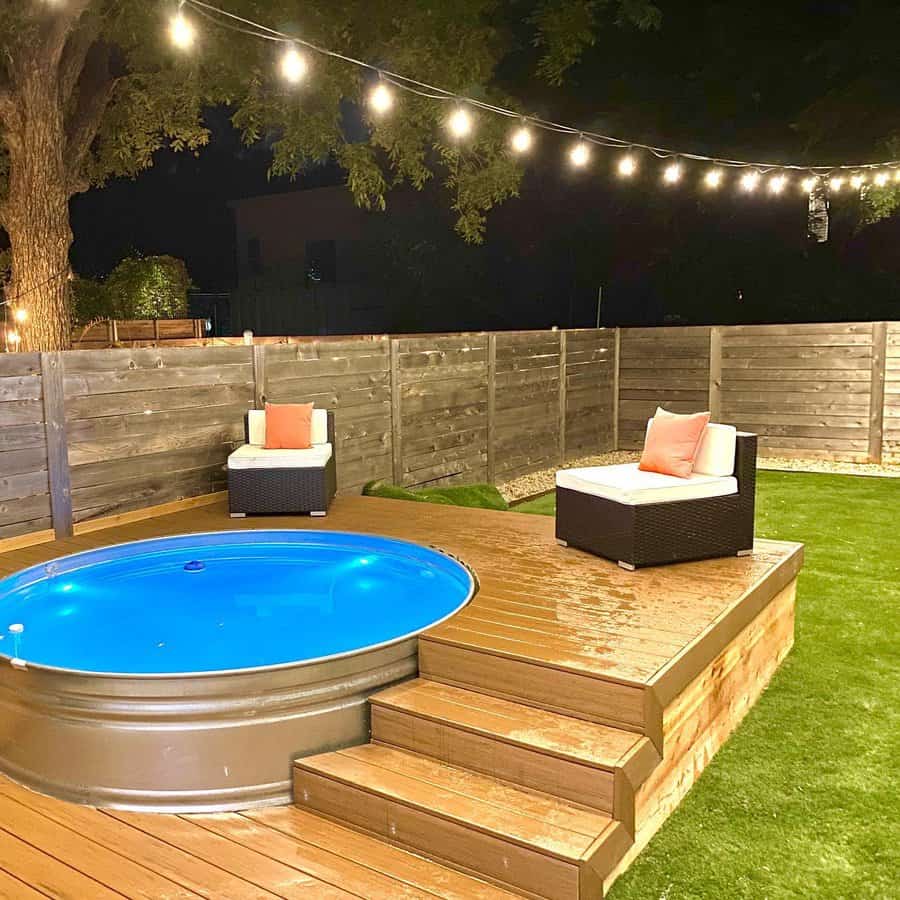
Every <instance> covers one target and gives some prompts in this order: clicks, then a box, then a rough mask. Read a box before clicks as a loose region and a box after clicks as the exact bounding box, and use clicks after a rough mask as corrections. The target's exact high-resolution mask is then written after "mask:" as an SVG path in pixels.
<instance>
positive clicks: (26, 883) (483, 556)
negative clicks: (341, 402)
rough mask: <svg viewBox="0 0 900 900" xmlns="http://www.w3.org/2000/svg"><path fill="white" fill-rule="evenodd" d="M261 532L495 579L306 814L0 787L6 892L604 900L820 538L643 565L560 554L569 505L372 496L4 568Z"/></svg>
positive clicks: (772, 643)
mask: <svg viewBox="0 0 900 900" xmlns="http://www.w3.org/2000/svg"><path fill="white" fill-rule="evenodd" d="M254 527H287V528H310V527H312V528H316V527H327V528H331V529H343V530H349V531H358V532H373V533H379V534H384V535H389V536H393V537H399V538H406V539H410V540H415V541H419V542H422V543H429V544H433V545H436V546H439V547H441V548H443V549H445V550H448V551H449V552H451V553H453V554H455V555H457V556H459V557H460V558H462V559H463V560H464V561H466V562H467V563H468V564H469V565H470V566H471V567H472V568H473V569H474V571H475V572H476V574H477V576H478V578H479V582H480V590H479V592H478V594H477V596H476V597H475V599H474V600H473V602H472V603H471V604H470V605H469V606H468V607H467V608H466V609H465V610H463V611H461V612H460V613H458V614H457V615H456V616H454V617H453V618H452V619H451V620H449V621H447V622H445V623H444V624H442V625H440V626H438V627H436V628H434V629H432V630H431V631H430V632H428V633H427V634H426V635H425V636H423V638H422V639H421V640H420V677H419V678H418V679H416V680H414V681H412V682H406V683H404V684H402V685H399V686H397V687H394V688H391V689H389V690H388V691H386V692H383V693H382V694H379V695H376V696H375V697H374V698H373V702H372V738H373V740H372V742H371V743H370V744H368V745H365V746H362V747H357V748H348V749H346V750H341V751H338V752H335V753H330V754H323V755H320V756H316V757H311V758H306V759H303V760H300V761H298V762H297V764H296V766H295V802H296V805H295V806H293V807H282V808H278V809H270V810H265V811H259V812H253V813H246V814H228V815H218V816H159V815H157V816H153V815H137V814H125V813H119V812H111V811H98V810H94V809H90V808H86V807H76V806H71V805H68V804H65V803H62V802H60V801H56V800H49V799H47V798H44V797H41V796H39V795H37V794H34V793H32V792H29V791H27V790H25V789H23V788H21V787H18V786H16V785H14V784H12V783H11V782H9V781H6V780H0V897H5V896H10V897H32V896H41V895H46V896H54V897H79V898H80V897H93V896H98V897H106V896H118V895H124V896H128V897H154V898H155V897H184V896H187V897H194V896H204V897H232V896H234V897H271V896H279V897H296V896H301V895H302V896H303V897H347V896H359V897H447V898H450V897H453V898H468V897H473V898H479V897H485V898H488V897H501V896H509V894H508V893H507V891H513V892H514V893H516V894H518V895H523V896H539V897H550V898H560V900H563V898H583V897H585V898H586V897H601V896H602V895H603V893H604V891H605V890H606V889H607V888H608V887H609V885H610V884H611V882H612V880H613V879H614V878H615V877H616V876H617V875H618V874H619V873H620V872H621V871H624V869H625V868H626V867H627V865H628V864H629V863H630V862H631V861H632V859H633V858H634V856H636V854H637V853H638V852H639V851H640V849H641V848H642V847H643V846H644V845H645V844H646V842H647V841H648V840H649V839H650V837H651V836H652V834H653V833H655V831H656V830H657V829H658V828H659V826H660V825H661V824H662V822H663V821H664V820H665V818H666V817H667V816H668V815H669V813H671V811H672V810H673V809H674V808H675V806H677V804H678V802H679V801H680V799H681V798H682V797H683V796H684V794H685V793H686V792H687V790H688V789H689V788H690V786H691V785H692V784H693V783H694V781H695V780H696V778H697V777H698V776H699V774H700V772H701V771H702V769H703V767H704V766H705V765H706V763H708V761H709V759H710V758H711V757H712V755H713V754H714V753H715V751H716V750H717V749H718V747H719V746H720V745H721V744H722V742H723V741H724V740H725V739H726V738H727V736H728V734H729V733H730V732H731V731H732V730H733V729H734V727H735V726H736V725H737V723H738V722H739V721H740V720H741V718H742V717H743V715H744V714H745V713H746V711H747V710H748V709H749V707H750V706H751V705H752V704H753V702H755V700H756V698H757V697H758V696H759V694H760V693H761V691H762V690H763V688H764V687H765V685H766V684H767V682H768V680H769V678H770V677H771V674H772V672H773V671H774V670H775V668H776V667H777V666H778V664H779V663H780V661H781V660H782V659H783V657H784V655H785V654H786V653H787V652H788V650H789V649H790V647H791V644H792V641H793V601H794V585H795V579H796V575H797V572H798V570H799V567H800V565H801V561H802V549H801V547H800V546H799V545H796V544H785V543H775V542H767V541H761V542H758V543H757V546H756V549H755V552H754V554H753V556H752V557H745V558H734V559H723V560H715V561H708V562H703V563H691V564H685V565H678V566H669V567H665V568H657V569H647V570H642V571H638V572H626V571H623V570H622V569H619V568H618V567H617V566H615V565H613V564H610V563H607V562H605V561H603V560H599V559H597V558H595V557H592V556H589V555H587V554H584V553H581V552H579V551H576V550H571V549H564V548H560V547H558V546H557V545H556V544H555V542H554V540H553V522H552V520H551V519H547V518H543V517H538V516H526V515H515V514H511V513H500V512H489V511H484V510H467V509H458V508H453V507H444V506H435V505H430V504H412V503H408V502H404V501H391V500H377V499H373V498H339V499H338V500H337V501H336V502H335V505H334V506H333V508H332V511H331V513H330V514H329V516H328V518H327V519H326V520H310V519H306V518H300V517H289V518H266V519H244V520H231V519H229V518H228V517H227V515H226V514H225V509H224V506H223V505H222V504H221V503H219V504H213V505H209V506H204V507H194V508H191V509H188V510H185V511H183V512H178V513H174V514H170V515H165V516H159V517H156V518H150V519H145V520H143V521H139V522H133V523H129V524H123V525H121V526H117V527H112V528H109V529H105V530H102V531H95V532H91V533H88V534H82V535H79V536H76V537H73V538H69V539H67V540H63V541H56V542H53V543H47V544H42V545H37V546H33V547H27V548H21V549H17V550H14V551H11V552H8V553H6V554H4V555H2V556H0V574H8V573H10V572H13V571H15V570H17V569H19V568H21V567H23V566H26V565H31V564H34V563H37V562H41V561H45V560H48V559H51V558H53V557H56V556H59V555H62V554H66V553H72V552H77V551H79V550H84V549H88V548H91V547H97V546H102V545H105V544H110V543H117V542H121V541H127V540H136V539H141V538H149V537H154V536H161V535H168V534H176V533H184V532H191V531H215V530H222V529H230V528H234V529H244V528H254ZM700 840H702V837H701V836H698V841H700ZM701 850H702V848H700V847H699V846H698V852H701ZM424 857H428V859H426V858H424ZM488 882H490V884H489V883H488Z"/></svg>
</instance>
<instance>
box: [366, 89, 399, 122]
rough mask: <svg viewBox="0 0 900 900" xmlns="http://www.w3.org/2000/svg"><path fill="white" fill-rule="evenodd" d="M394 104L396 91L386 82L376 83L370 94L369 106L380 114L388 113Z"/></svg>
mask: <svg viewBox="0 0 900 900" xmlns="http://www.w3.org/2000/svg"><path fill="white" fill-rule="evenodd" d="M393 105H394V92H393V91H392V90H391V89H390V88H389V87H388V86H387V85H386V84H384V83H381V84H376V85H375V87H373V88H372V91H371V93H370V94H369V106H371V107H372V110H373V111H374V112H376V113H378V114H379V115H382V114H384V113H386V112H387V111H388V110H389V109H390V108H391V107H392V106H393Z"/></svg>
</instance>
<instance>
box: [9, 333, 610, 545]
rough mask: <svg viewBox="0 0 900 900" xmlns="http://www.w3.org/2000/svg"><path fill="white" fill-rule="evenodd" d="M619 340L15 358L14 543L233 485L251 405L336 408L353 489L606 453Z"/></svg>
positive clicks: (562, 337) (483, 475)
mask: <svg viewBox="0 0 900 900" xmlns="http://www.w3.org/2000/svg"><path fill="white" fill-rule="evenodd" d="M615 344H616V336H615V333H614V332H613V331H609V330H591V331H570V332H559V331H551V332H515V333H502V334H472V335H446V336H416V337H395V338H390V337H387V336H379V337H353V338H325V339H320V340H315V339H306V340H295V341H292V342H290V343H269V342H267V343H262V344H256V345H254V346H242V345H232V346H197V347H174V348H173V347H165V346H163V347H152V348H135V349H127V350H126V349H111V350H90V351H69V352H66V353H44V354H4V355H2V356H0V539H8V538H16V537H18V536H22V535H32V536H34V535H35V533H41V532H46V531H48V529H50V528H51V527H52V528H53V529H54V530H55V533H56V534H57V535H67V534H71V533H72V532H73V530H75V531H77V530H79V529H81V528H85V527H87V526H89V525H90V523H91V522H93V521H94V520H97V519H98V518H106V517H109V516H113V515H120V514H126V513H132V512H134V511H138V510H143V509H147V508H149V507H154V506H159V505H161V504H165V503H168V502H170V501H175V500H183V499H185V498H191V497H201V496H204V495H208V494H212V493H215V492H217V491H220V490H222V489H224V487H225V473H224V469H223V467H224V463H225V460H226V457H227V456H228V454H229V453H230V452H231V450H232V449H233V448H234V447H236V446H238V445H239V444H240V443H242V442H243V437H244V416H245V413H246V412H247V410H248V409H251V408H253V407H254V406H256V407H259V406H261V405H262V404H264V402H265V401H266V400H267V399H268V400H271V401H273V402H285V401H307V400H313V401H315V402H316V404H317V405H318V406H321V407H325V408H328V409H332V410H334V413H335V424H336V439H335V442H336V447H335V453H336V457H337V462H338V467H337V468H338V488H339V490H340V491H343V492H352V491H358V490H359V489H360V487H361V486H362V485H363V484H364V483H365V482H366V481H369V480H371V479H375V478H386V479H394V480H395V481H397V482H398V483H402V484H405V485H421V484H442V483H450V482H454V481H459V482H464V481H484V480H485V479H491V480H494V479H496V480H503V479H508V478H511V477H514V476H516V475H519V474H522V473H526V472H530V471H534V470H537V469H542V468H545V467H547V466H554V465H558V464H560V463H561V462H564V461H567V460H571V459H573V458H575V457H577V456H579V455H581V454H584V453H587V452H597V451H602V450H608V449H611V448H612V447H613V441H614V436H613V409H614V405H615V393H614V383H615V375H614V373H615V364H614V355H615ZM38 536H40V535H38Z"/></svg>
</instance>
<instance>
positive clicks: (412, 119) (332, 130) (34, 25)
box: [0, 0, 660, 241]
mask: <svg viewBox="0 0 900 900" xmlns="http://www.w3.org/2000/svg"><path fill="white" fill-rule="evenodd" d="M224 5H226V6H227V8H228V9H229V11H233V12H235V13H238V14H240V15H244V16H247V17H248V18H251V19H254V20H256V21H264V22H266V23H271V24H272V25H274V26H277V27H279V28H280V29H282V30H284V31H286V32H288V33H296V34H297V35H302V36H303V37H304V38H305V39H308V40H311V41H313V42H315V43H317V44H320V45H323V46H327V47H334V48H338V49H340V50H341V52H343V53H346V54H348V55H351V56H355V57H357V58H362V59H365V60H367V61H372V62H373V63H375V64H376V65H379V64H381V65H384V66H385V67H386V68H390V69H392V70H395V71H400V72H408V73H414V74H415V75H416V77H417V78H420V79H422V80H425V81H429V82H432V83H436V84H440V85H442V86H445V87H447V88H449V89H458V90H459V91H460V93H461V94H466V95H469V96H477V97H483V98H486V99H487V98H491V99H494V100H501V101H506V100H508V98H507V97H504V96H502V95H501V94H498V93H497V92H496V90H494V89H492V88H491V86H490V85H491V83H492V79H493V76H494V73H495V70H496V68H497V66H498V64H499V63H500V62H501V60H503V59H504V58H506V57H507V56H508V55H509V54H511V53H515V52H517V51H523V50H525V48H523V47H521V46H520V43H521V36H520V35H519V34H518V33H517V28H518V26H519V25H520V23H521V22H522V21H525V22H528V23H529V25H528V31H529V36H530V41H531V43H532V44H534V45H535V46H538V47H539V48H540V58H539V62H538V66H537V68H538V72H539V74H540V75H542V76H543V77H545V78H546V79H548V80H550V81H551V82H554V83H558V82H559V81H560V80H561V79H562V78H563V76H564V74H565V72H566V70H567V69H568V68H569V67H570V66H572V65H573V64H574V63H575V62H576V61H577V59H578V58H579V56H580V54H581V53H582V51H583V50H584V49H585V48H586V47H588V46H589V45H590V44H591V43H592V42H593V40H594V35H595V33H596V32H597V31H598V30H600V29H602V28H603V27H605V26H614V25H630V26H637V27H639V28H650V27H655V26H656V25H658V24H659V18H660V15H659V10H658V9H657V7H656V6H655V5H654V3H653V2H651V0H579V2H577V3H574V4H573V3H568V2H565V0H538V2H515V3H501V2H499V0H453V2H450V0H426V2H422V0H336V2H328V3H315V4H310V3H300V2H297V0H267V2H260V0H226V2H225V4H224ZM173 10H174V4H173V6H172V8H169V7H167V5H166V4H157V3H148V2H146V0H67V2H66V3H65V4H54V3H47V2H43V0H24V2H21V3H8V2H7V3H4V4H3V5H2V7H0V135H2V136H3V139H4V140H3V144H5V145H7V147H8V142H9V141H11V140H15V139H16V128H15V121H14V119H15V102H16V98H15V87H16V85H15V79H16V76H15V67H10V66H9V65H7V66H6V67H4V65H3V60H4V59H5V60H12V59H15V58H16V57H17V56H18V55H20V54H21V52H22V48H23V47H25V46H29V45H34V44H35V43H44V44H46V46H47V47H48V52H49V48H50V47H51V44H52V46H53V47H55V48H57V49H56V52H58V54H59V58H60V66H59V72H58V78H59V81H60V83H61V86H62V87H64V88H65V94H66V96H67V97H68V99H67V100H65V103H64V106H65V109H64V114H65V118H66V132H67V135H68V139H69V142H70V144H71V153H70V154H69V157H70V161H71V165H72V167H73V169H72V171H71V172H70V174H69V179H70V182H71V190H72V192H73V193H74V192H77V191H78V190H84V189H86V188H87V187H88V186H91V185H94V186H97V185H102V184H103V183H104V182H105V181H106V180H107V179H109V178H111V177H117V176H134V175H136V174H137V173H139V172H140V171H141V170H143V169H145V168H147V167H148V166H150V165H152V163H153V157H154V153H156V151H158V150H160V149H161V148H165V147H168V148H171V149H174V150H184V151H189V152H197V151H199V150H200V148H201V147H203V145H204V144H206V143H207V141H208V140H209V131H208V129H207V128H206V126H205V124H204V121H203V110H204V108H205V107H208V106H210V105H216V104H225V105H227V106H228V107H229V108H230V109H231V111H232V122H233V124H234V126H235V127H236V128H237V129H239V131H240V133H241V135H242V137H243V139H244V140H245V141H246V142H247V143H253V142H257V141H265V142H267V144H268V145H269V146H270V148H271V151H272V163H271V170H270V171H271V174H272V175H287V176H291V177H293V176H295V175H297V174H298V173H299V172H300V171H301V170H302V169H303V168H304V167H305V166H307V165H308V164H310V163H311V162H315V161H320V160H322V159H324V158H327V157H329V156H333V157H335V158H336V159H337V160H338V162H339V163H340V164H341V165H342V166H343V167H344V168H345V169H346V171H347V176H348V185H349V187H350V189H351V190H352V192H353V194H354V196H355V198H356V200H357V202H358V203H360V204H361V205H363V206H365V207H381V206H383V205H384V203H385V194H386V192H387V191H388V189H389V188H390V187H391V186H393V185H395V184H398V183H400V182H410V183H412V184H413V185H415V186H417V187H421V186H422V185H423V184H424V183H425V182H426V181H427V180H428V179H430V178H432V177H434V176H435V175H438V176H439V177H442V178H443V179H444V181H445V182H446V184H447V187H448V188H449V191H450V195H451V197H452V200H451V202H452V204H453V206H454V209H455V210H456V212H457V214H458V223H457V229H458V230H459V232H460V233H461V234H462V235H463V236H464V237H465V238H466V239H467V240H470V241H478V240H480V239H481V237H482V234H483V231H484V214H485V212H486V211H487V210H489V209H490V208H491V207H492V206H493V205H494V204H496V203H498V202H501V201H502V200H504V199H506V198H507V197H509V196H512V195H514V194H515V193H516V191H517V188H518V183H519V178H520V175H521V173H520V171H519V168H518V166H517V165H516V164H515V162H514V161H513V160H512V159H510V157H509V155H508V154H507V153H506V152H505V151H504V138H505V134H504V133H501V130H500V129H501V127H502V123H498V122H496V121H492V119H493V118H494V117H485V118H484V121H483V122H480V123H479V129H478V137H477V139H476V140H474V141H473V142H472V143H471V144H469V145H467V146H466V147H465V149H463V148H457V147H455V146H453V145H452V144H450V143H447V142H445V141H444V140H442V129H441V128H440V125H441V123H442V119H443V116H445V115H446V113H447V105H446V104H443V105H441V104H439V103H435V102H434V101H432V100H428V99H426V98H422V97H417V96H414V95H411V94H410V95H408V94H404V95H403V96H402V98H401V100H400V102H401V104H402V110H401V114H399V115H396V116H392V117H388V118H385V119H384V120H383V121H379V122H376V121H364V116H365V109H364V106H363V104H361V103H360V102H359V101H360V99H361V96H362V94H363V92H364V90H365V88H366V86H367V83H368V82H367V80H366V79H367V75H366V73H364V72H362V71H361V70H359V69H357V68H355V67H353V66H348V65H346V64H343V63H340V62H338V61H333V60H328V59H326V58H324V57H319V56H315V55H313V56H312V57H311V58H310V64H311V72H310V75H309V79H308V82H309V83H308V84H304V85H300V86H287V85H285V84H284V83H283V82H282V81H281V80H280V79H279V77H278V75H277V57H276V55H275V54H276V53H277V52H278V50H279V45H277V44H272V43H270V42H266V41H259V40H254V39H252V38H250V37H247V36H245V35H242V34H236V33H234V32H233V31H231V30H228V29H225V28H221V27H216V26H215V25H213V23H211V22H208V21H205V20H204V18H203V17H202V16H200V15H199V14H198V11H197V10H195V9H191V8H190V7H188V8H186V10H185V13H186V15H189V16H190V17H192V20H193V22H194V24H195V26H196V28H197V32H198V39H197V42H196V45H195V47H194V48H193V49H192V50H191V51H190V52H188V53H180V52H179V51H178V50H176V49H175V48H173V47H172V46H170V44H169V42H168V39H167V34H166V17H167V15H169V14H171V12H172V11H173ZM55 32H60V33H59V34H56V33H55ZM48 77H53V73H52V72H50V71H48ZM4 157H5V154H4V150H3V149H0V192H2V180H3V178H4V171H5V169H4V167H5V163H4ZM0 203H2V201H0ZM2 221H3V218H2V205H0V223H2Z"/></svg>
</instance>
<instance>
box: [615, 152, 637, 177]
mask: <svg viewBox="0 0 900 900" xmlns="http://www.w3.org/2000/svg"><path fill="white" fill-rule="evenodd" d="M616 168H617V169H618V171H619V174H620V175H621V176H622V177H623V178H631V176H632V175H634V173H635V172H637V160H636V159H635V158H634V157H633V156H632V155H631V154H630V153H629V154H628V156H623V157H622V158H621V159H620V160H619V164H618V165H617V166H616Z"/></svg>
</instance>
